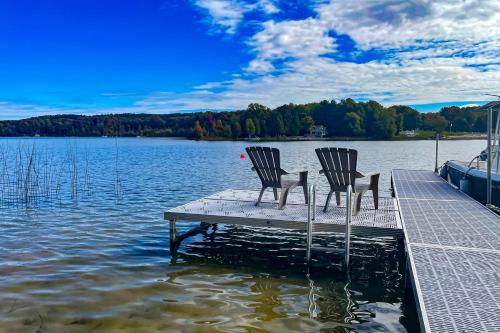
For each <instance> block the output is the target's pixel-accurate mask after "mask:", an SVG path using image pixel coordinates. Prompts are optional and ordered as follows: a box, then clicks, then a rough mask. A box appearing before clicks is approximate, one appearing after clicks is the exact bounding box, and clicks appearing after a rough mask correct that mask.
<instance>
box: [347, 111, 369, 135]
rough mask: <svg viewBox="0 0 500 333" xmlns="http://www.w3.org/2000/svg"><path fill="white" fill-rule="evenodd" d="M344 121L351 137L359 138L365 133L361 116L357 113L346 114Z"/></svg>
mask: <svg viewBox="0 0 500 333" xmlns="http://www.w3.org/2000/svg"><path fill="white" fill-rule="evenodd" d="M344 121H345V123H346V127H347V129H348V131H349V132H350V134H351V135H353V136H359V135H363V134H364V133H365V131H364V130H363V128H362V127H361V116H360V115H359V114H357V113H356V112H348V113H346V115H345V119H344Z"/></svg>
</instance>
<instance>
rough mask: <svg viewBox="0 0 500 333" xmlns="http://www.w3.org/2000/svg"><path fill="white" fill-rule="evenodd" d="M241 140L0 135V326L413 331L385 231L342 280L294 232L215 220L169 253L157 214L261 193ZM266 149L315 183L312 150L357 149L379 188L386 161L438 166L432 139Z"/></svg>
mask: <svg viewBox="0 0 500 333" xmlns="http://www.w3.org/2000/svg"><path fill="white" fill-rule="evenodd" d="M484 144H485V143H484V141H445V142H441V145H440V151H441V156H440V160H441V162H444V161H445V160H447V159H463V160H470V159H471V158H472V157H473V156H475V155H477V154H478V153H479V152H480V151H481V149H483V148H484V147H483V146H484ZM248 145H249V143H245V142H194V141H187V140H174V139H146V138H133V139H125V138H124V139H112V138H95V139H94V138H92V139H91V138H84V139H62V138H60V139H59V138H58V139H48V138H36V139H0V176H1V179H0V181H1V187H0V229H1V233H0V332H318V331H319V332H416V331H417V330H418V324H417V321H416V320H415V305H414V304H413V302H412V301H411V299H410V300H408V297H405V283H404V282H405V279H404V268H403V267H404V256H403V255H402V254H401V252H400V251H398V247H397V242H395V241H394V240H391V239H378V240H375V241H374V240H365V239H360V238H356V239H354V240H353V250H352V254H353V256H352V265H351V269H350V276H346V275H345V274H344V273H343V272H342V271H341V269H340V268H339V266H340V264H341V261H342V260H341V258H339V257H336V256H335V255H333V254H328V253H317V254H315V257H314V259H315V265H314V266H313V267H312V268H311V272H310V273H311V274H310V278H307V276H306V269H305V266H304V260H303V258H304V250H303V249H300V247H303V245H304V242H305V241H304V239H305V238H304V235H303V234H301V233H298V232H286V231H283V230H278V231H269V230H257V229H251V228H241V227H240V228H235V227H231V226H219V228H218V229H217V230H216V231H215V232H214V233H212V232H211V231H209V232H208V233H206V234H200V235H198V236H195V237H192V238H189V239H187V240H186V241H184V243H183V245H182V246H181V248H180V253H179V256H178V257H177V258H176V259H175V260H173V259H172V258H171V256H170V252H169V246H168V242H169V235H168V225H167V223H166V221H164V220H163V212H164V211H165V210H167V209H169V208H171V207H175V206H177V205H180V204H183V203H186V202H188V201H190V200H194V199H197V198H199V197H201V196H205V195H209V194H211V193H214V192H217V191H221V190H223V189H226V188H242V189H246V188H248V189H258V188H259V185H260V184H259V181H258V178H257V176H256V175H255V174H254V173H252V171H251V170H250V161H249V160H248V158H245V159H240V154H241V153H244V147H245V146H248ZM267 145H270V146H274V147H278V148H279V149H280V150H281V154H282V164H283V165H284V167H285V168H286V167H289V168H294V169H296V168H298V167H305V168H307V169H308V170H310V179H311V180H313V181H316V183H317V184H318V186H319V187H320V190H327V183H326V180H325V179H323V178H321V177H319V175H318V170H319V162H318V161H317V158H316V156H315V153H314V148H317V147H323V146H340V147H349V148H355V149H357V150H358V151H359V162H358V165H359V169H360V170H365V171H381V173H382V177H381V188H382V191H383V193H384V195H388V189H389V187H390V170H391V169H392V168H411V169H431V170H432V169H433V168H434V142H433V141H404V142H362V141H358V142H287V143H269V144H267ZM30 161H31V166H29V167H28V165H30ZM28 170H32V171H31V172H28ZM27 178H28V181H27V180H26V179H27ZM23 182H24V183H23ZM23 184H29V185H28V186H25V185H23ZM190 226H192V224H187V223H180V224H179V229H180V230H179V231H181V232H182V231H183V230H186V229H187V228H189V227H190ZM320 241H321V242H322V243H324V244H329V245H332V246H334V245H335V244H336V243H338V242H341V241H342V237H340V238H339V237H335V236H328V237H326V236H322V238H321V239H320ZM406 293H407V294H408V290H406ZM409 293H410V294H411V290H410V292H409Z"/></svg>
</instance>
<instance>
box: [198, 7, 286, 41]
mask: <svg viewBox="0 0 500 333" xmlns="http://www.w3.org/2000/svg"><path fill="white" fill-rule="evenodd" d="M194 4H195V5H196V6H197V7H199V8H201V9H202V10H203V11H205V12H206V14H207V17H208V19H209V23H210V24H211V25H212V26H214V27H215V28H216V31H222V32H225V33H227V34H230V35H232V34H234V33H235V32H236V30H237V29H238V26H239V25H240V23H241V22H242V21H243V19H244V16H245V14H247V13H250V12H254V11H259V12H262V13H264V14H268V15H272V14H276V13H278V12H279V9H278V7H276V5H275V4H274V2H273V1H272V0H258V1H256V2H255V1H254V2H246V1H244V0H195V1H194Z"/></svg>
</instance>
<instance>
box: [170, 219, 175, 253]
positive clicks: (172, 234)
mask: <svg viewBox="0 0 500 333" xmlns="http://www.w3.org/2000/svg"><path fill="white" fill-rule="evenodd" d="M169 222H170V253H171V254H172V253H174V252H175V248H176V246H175V243H176V241H177V230H176V225H175V223H176V220H169Z"/></svg>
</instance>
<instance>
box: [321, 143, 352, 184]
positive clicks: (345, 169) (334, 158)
mask: <svg viewBox="0 0 500 333" xmlns="http://www.w3.org/2000/svg"><path fill="white" fill-rule="evenodd" d="M316 155H318V159H319V162H320V163H321V167H322V168H323V172H324V174H325V176H326V178H327V179H328V183H330V187H331V189H332V190H336V191H339V192H343V191H346V190H347V186H348V185H351V186H355V182H356V167H357V160H358V152H357V151H356V150H354V149H346V148H318V149H316Z"/></svg>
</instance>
